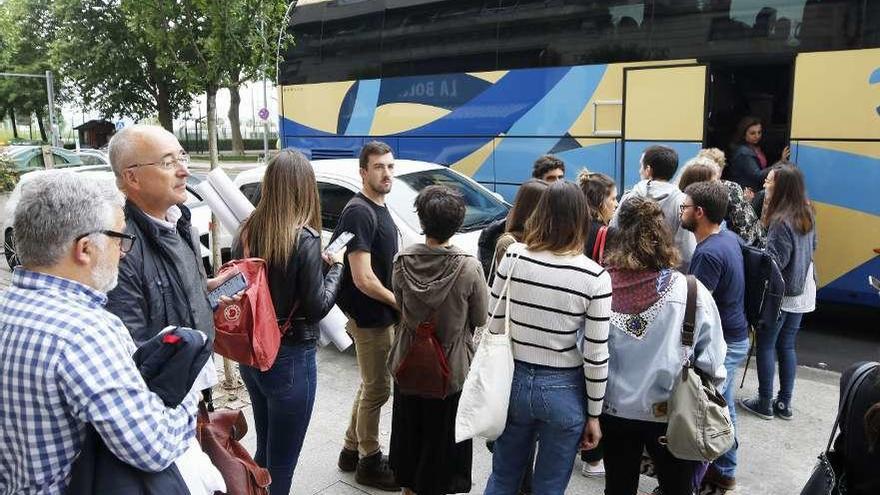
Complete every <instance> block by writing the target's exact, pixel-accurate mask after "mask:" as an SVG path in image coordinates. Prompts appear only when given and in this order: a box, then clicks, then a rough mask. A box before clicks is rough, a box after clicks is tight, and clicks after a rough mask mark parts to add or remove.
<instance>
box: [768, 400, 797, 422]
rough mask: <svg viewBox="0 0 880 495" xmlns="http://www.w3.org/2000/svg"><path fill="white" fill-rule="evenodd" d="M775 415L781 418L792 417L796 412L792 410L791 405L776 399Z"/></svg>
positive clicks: (774, 403)
mask: <svg viewBox="0 0 880 495" xmlns="http://www.w3.org/2000/svg"><path fill="white" fill-rule="evenodd" d="M773 415H774V416H776V417H777V418H781V419H791V418H792V417H793V416H794V412H793V411H792V410H791V406H790V405H788V404H786V403H785V402H782V401H781V400H779V399H775V400H774V401H773Z"/></svg>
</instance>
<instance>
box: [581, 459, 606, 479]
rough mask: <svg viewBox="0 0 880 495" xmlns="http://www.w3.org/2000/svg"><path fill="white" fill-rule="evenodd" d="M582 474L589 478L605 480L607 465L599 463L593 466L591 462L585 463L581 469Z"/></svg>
mask: <svg viewBox="0 0 880 495" xmlns="http://www.w3.org/2000/svg"><path fill="white" fill-rule="evenodd" d="M581 474H582V475H584V476H586V477H587V478H603V477H605V463H604V462H602V461H599V464H596V465H595V466H592V465H590V463H589V462H585V463H584V465H583V466H582V467H581Z"/></svg>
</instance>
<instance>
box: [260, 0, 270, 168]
mask: <svg viewBox="0 0 880 495" xmlns="http://www.w3.org/2000/svg"><path fill="white" fill-rule="evenodd" d="M260 33H261V36H262V37H263V43H264V45H263V47H264V50H263V108H265V109H266V110H267V111H268V110H269V102H268V99H267V98H266V50H265V48H266V45H265V43H266V17H265V14H263V15H262V16H261V17H260ZM268 160H269V118H268V117H267V118H266V119H264V120H263V163H266V162H267V161H268Z"/></svg>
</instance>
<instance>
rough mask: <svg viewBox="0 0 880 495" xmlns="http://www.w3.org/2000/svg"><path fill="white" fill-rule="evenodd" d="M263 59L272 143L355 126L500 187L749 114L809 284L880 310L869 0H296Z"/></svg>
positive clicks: (570, 170) (878, 22) (728, 128)
mask: <svg viewBox="0 0 880 495" xmlns="http://www.w3.org/2000/svg"><path fill="white" fill-rule="evenodd" d="M289 29H290V32H291V34H292V35H293V36H294V38H295V45H294V46H292V47H291V48H290V49H289V50H288V52H287V53H286V54H285V55H284V57H283V62H282V64H281V66H280V71H279V81H280V87H279V101H280V108H281V109H282V111H281V116H280V120H281V122H280V130H281V139H282V142H283V145H284V146H286V147H296V148H300V149H303V150H307V151H308V152H310V153H311V156H312V157H313V158H315V159H317V158H338V157H352V156H355V153H356V151H357V150H358V149H359V147H360V146H361V145H362V144H363V143H364V141H365V140H368V139H374V138H376V139H381V140H383V141H386V142H388V143H389V144H390V145H391V146H392V147H393V149H394V150H395V152H396V155H397V156H398V157H402V158H409V159H417V160H425V161H430V162H435V163H441V164H445V165H447V166H450V167H452V168H454V169H456V170H458V171H461V172H464V173H466V174H468V175H470V176H472V177H473V178H474V179H476V180H477V181H479V182H480V183H482V184H484V185H485V186H487V187H488V188H490V189H492V190H494V191H497V192H498V193H500V194H502V195H503V196H504V197H506V198H508V199H510V198H512V197H513V195H514V193H515V191H516V188H517V187H518V185H519V184H520V183H522V182H523V181H524V180H526V179H527V178H528V176H529V174H530V168H531V165H532V163H533V161H534V160H535V158H536V157H538V156H540V155H542V154H546V153H553V154H555V155H558V156H559V157H561V158H563V159H564V160H565V161H566V163H567V174H568V175H569V177H573V176H574V174H576V173H577V171H578V170H579V169H580V168H582V167H588V168H589V169H590V170H593V171H598V172H603V173H606V174H608V175H610V176H612V177H614V179H615V180H616V181H617V182H618V184H622V185H623V187H624V188H625V187H629V186H631V185H632V184H634V183H635V182H636V181H637V180H638V161H639V156H640V155H641V153H642V151H643V150H644V149H645V148H646V147H647V146H649V145H652V144H665V145H668V146H671V147H673V148H674V149H676V150H677V151H678V153H679V155H680V156H681V157H682V160H685V159H687V158H689V157H691V156H693V155H694V154H696V152H697V150H699V149H700V148H702V147H707V146H714V147H718V148H721V149H724V150H728V149H729V142H730V139H731V134H732V133H733V129H734V127H735V125H736V123H737V121H738V120H739V119H740V118H741V117H742V116H745V115H756V116H758V117H760V118H761V119H762V120H763V122H764V131H765V132H764V136H765V137H764V141H763V147H764V150H765V153H766V154H767V156H768V159H769V160H770V162H771V163H772V162H773V161H775V160H776V159H778V157H779V156H780V155H781V152H782V149H783V148H784V147H785V146H789V145H790V146H791V150H792V155H791V159H792V161H794V162H796V163H797V164H798V165H799V166H800V167H801V168H802V169H803V171H804V173H805V175H806V177H807V185H808V188H809V193H810V195H811V197H812V199H813V200H814V203H815V207H816V210H817V212H818V228H819V232H818V234H819V248H818V253H817V263H816V264H817V272H818V276H819V279H820V286H821V287H822V289H821V291H820V295H821V297H822V298H823V300H830V301H840V302H852V303H859V304H869V305H875V306H880V299H878V298H877V295H876V294H875V293H873V292H871V291H870V290H869V288H868V285H867V276H868V275H875V276H876V275H878V274H880V253H878V251H877V250H878V249H880V2H878V1H869V0H775V1H774V0H596V1H589V0H301V1H300V2H299V3H298V5H297V6H296V8H295V9H293V11H292V14H291V17H290V27H289Z"/></svg>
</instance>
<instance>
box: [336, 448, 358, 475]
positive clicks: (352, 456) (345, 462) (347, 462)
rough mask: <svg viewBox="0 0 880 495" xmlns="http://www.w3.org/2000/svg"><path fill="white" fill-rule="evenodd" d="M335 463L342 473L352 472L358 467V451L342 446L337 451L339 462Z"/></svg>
mask: <svg viewBox="0 0 880 495" xmlns="http://www.w3.org/2000/svg"><path fill="white" fill-rule="evenodd" d="M336 465H337V466H339V469H340V470H341V471H342V472H344V473H353V472H354V471H355V470H356V469H357V467H358V451H357V450H348V449H346V448H345V447H342V452H340V453H339V462H337V464H336Z"/></svg>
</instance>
